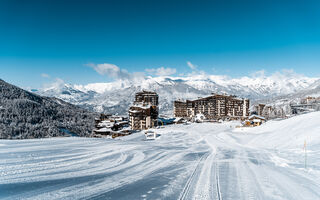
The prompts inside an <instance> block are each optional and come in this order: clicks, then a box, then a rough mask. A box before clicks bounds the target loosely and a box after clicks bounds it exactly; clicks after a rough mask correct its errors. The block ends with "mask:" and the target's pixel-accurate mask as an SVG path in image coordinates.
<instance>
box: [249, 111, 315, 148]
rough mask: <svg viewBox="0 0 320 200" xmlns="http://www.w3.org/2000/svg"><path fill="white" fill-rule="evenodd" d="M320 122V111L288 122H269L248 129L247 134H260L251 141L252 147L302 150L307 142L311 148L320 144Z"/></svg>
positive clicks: (293, 118) (290, 119)
mask: <svg viewBox="0 0 320 200" xmlns="http://www.w3.org/2000/svg"><path fill="white" fill-rule="evenodd" d="M319 122H320V111H318V112H311V113H307V114H303V115H299V116H295V117H292V118H289V119H286V120H280V121H268V122H267V123H266V124H264V125H262V126H259V127H255V128H250V129H246V130H245V132H249V133H254V134H258V136H257V137H256V138H255V139H253V140H251V141H250V144H251V145H254V146H257V147H268V148H280V147H284V148H298V149H302V147H303V145H304V141H305V140H306V141H307V143H308V146H309V147H312V146H314V145H319V144H320V132H319V130H320V123H319ZM318 147H319V146H318Z"/></svg>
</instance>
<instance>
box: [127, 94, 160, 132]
mask: <svg viewBox="0 0 320 200" xmlns="http://www.w3.org/2000/svg"><path fill="white" fill-rule="evenodd" d="M158 101H159V96H158V94H157V93H155V92H150V91H142V92H138V93H136V95H135V101H134V103H133V105H132V106H131V107H130V108H129V121H130V123H129V124H130V127H131V129H132V130H144V129H148V128H152V127H154V126H155V125H156V124H157V119H158V113H159V109H158V104H159V102H158Z"/></svg>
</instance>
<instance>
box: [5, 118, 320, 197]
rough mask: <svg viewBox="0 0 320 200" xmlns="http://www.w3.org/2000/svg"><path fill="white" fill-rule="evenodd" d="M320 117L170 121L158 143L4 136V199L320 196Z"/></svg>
mask: <svg viewBox="0 0 320 200" xmlns="http://www.w3.org/2000/svg"><path fill="white" fill-rule="evenodd" d="M319 118H320V112H314V113H309V114H305V115H301V116H296V117H293V118H291V119H287V120H282V121H269V122H267V123H266V124H265V125H263V126H261V127H256V128H247V129H243V130H241V129H239V128H234V126H236V125H237V123H235V122H227V123H221V124H214V123H202V124H201V123H194V124H191V125H170V126H166V127H165V128H162V129H155V130H154V131H156V133H157V134H159V135H161V136H160V137H158V138H157V139H156V140H153V141H146V140H144V134H143V133H141V132H138V133H135V134H133V135H130V136H127V137H123V138H118V139H115V140H111V139H102V138H100V139H94V138H50V139H41V140H39V139H38V140H35V139H33V140H19V141H18V140H15V141H12V140H0V161H1V162H0V169H1V173H0V190H1V192H0V198H1V199H32V200H34V199H120V200H121V199H201V200H202V199H239V200H247V199H271V200H273V199H276V200H301V199H310V200H311V199H312V200H313V199H320V167H319V166H320V159H319V156H320V154H319V153H320V140H319V133H318V130H319V129H320V124H319ZM305 139H306V140H307V150H308V151H307V156H308V157H307V169H305V164H304V163H305V157H304V155H305V154H304V151H303V144H304V140H305Z"/></svg>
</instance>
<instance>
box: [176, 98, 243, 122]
mask: <svg viewBox="0 0 320 200" xmlns="http://www.w3.org/2000/svg"><path fill="white" fill-rule="evenodd" d="M197 114H203V115H204V116H205V117H206V118H207V119H225V118H230V119H233V118H236V119H240V118H246V117H248V115H249V100H248V99H239V98H236V97H235V96H228V95H220V94H213V95H211V96H208V97H205V98H199V99H197V100H186V101H185V102H183V101H175V102H174V115H175V117H187V118H194V117H195V116H196V115H197Z"/></svg>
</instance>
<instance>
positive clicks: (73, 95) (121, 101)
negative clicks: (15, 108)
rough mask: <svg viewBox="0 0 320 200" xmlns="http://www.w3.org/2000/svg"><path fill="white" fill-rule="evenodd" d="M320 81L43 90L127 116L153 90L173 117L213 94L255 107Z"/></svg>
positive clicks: (189, 81) (211, 79) (200, 81)
mask: <svg viewBox="0 0 320 200" xmlns="http://www.w3.org/2000/svg"><path fill="white" fill-rule="evenodd" d="M319 83H320V79H319V78H309V77H305V76H301V75H296V74H292V73H291V74H290V73H289V74H281V73H279V74H274V75H272V76H264V75H260V76H256V77H241V78H237V79H235V78H233V79H232V78H229V77H227V76H216V75H201V74H200V75H192V76H188V77H170V76H162V77H150V76H148V77H144V78H143V79H140V81H132V80H127V79H124V80H116V81H114V82H109V83H91V84H87V85H71V84H65V83H61V84H60V85H58V86H57V85H55V87H48V88H43V89H41V90H39V91H38V92H37V93H38V94H42V95H45V96H51V97H53V96H54V97H57V98H61V99H63V100H65V101H67V102H70V103H73V104H76V105H79V106H81V107H84V108H87V109H89V110H92V111H97V112H107V113H113V114H126V113H127V109H128V107H129V106H130V104H131V102H132V101H133V99H134V94H135V93H136V92H138V91H141V90H152V91H155V92H157V93H158V94H159V102H160V107H159V108H160V112H161V113H163V114H168V115H172V110H173V101H174V100H176V99H184V100H185V99H196V98H198V97H202V96H206V95H210V94H212V93H226V94H232V95H237V96H239V97H242V98H248V99H250V100H251V101H252V103H255V102H258V101H264V100H268V99H273V98H276V97H279V96H285V95H290V94H294V93H298V92H301V91H304V90H307V89H308V88H309V87H316V86H315V85H317V84H318V85H319Z"/></svg>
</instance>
